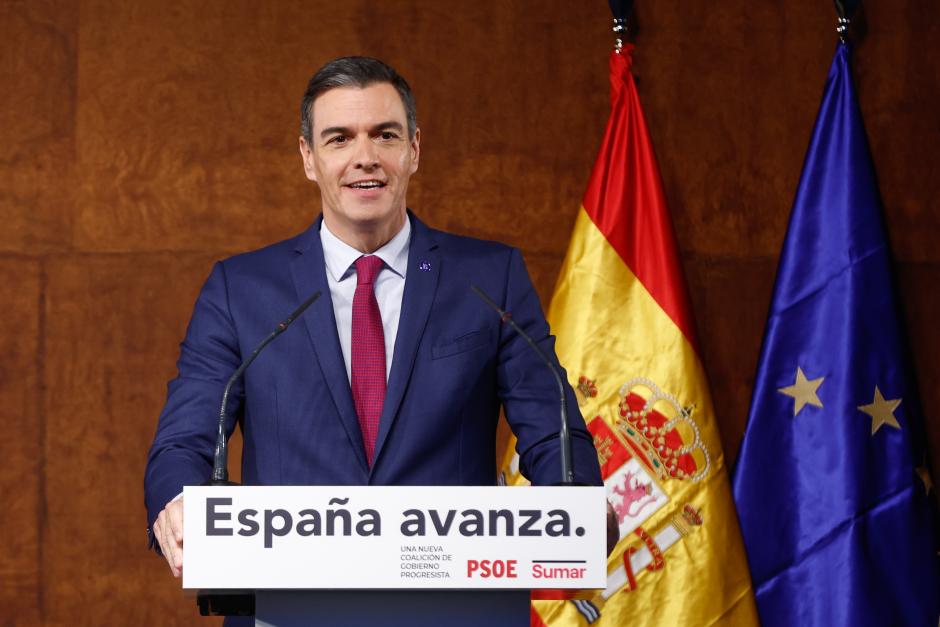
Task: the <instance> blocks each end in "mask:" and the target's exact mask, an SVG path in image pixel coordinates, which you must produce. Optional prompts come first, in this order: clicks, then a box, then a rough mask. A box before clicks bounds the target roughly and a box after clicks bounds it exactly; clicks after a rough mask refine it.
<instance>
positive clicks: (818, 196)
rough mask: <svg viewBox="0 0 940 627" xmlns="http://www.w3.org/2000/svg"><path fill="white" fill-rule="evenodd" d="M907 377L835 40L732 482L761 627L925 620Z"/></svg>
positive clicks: (930, 611)
mask: <svg viewBox="0 0 940 627" xmlns="http://www.w3.org/2000/svg"><path fill="white" fill-rule="evenodd" d="M886 158H890V155H886ZM797 364H798V366H797ZM794 369H795V370H796V374H795V376H794ZM805 373H811V375H813V376H814V378H810V377H808V376H807V375H806V374H805ZM822 373H825V377H824V378H823V377H822ZM909 373H910V369H909V361H908V358H907V351H906V349H905V340H904V337H903V334H902V331H901V319H900V317H899V315H898V310H897V307H896V304H895V299H894V286H893V280H892V271H891V259H890V253H889V250H888V247H887V238H886V237H885V233H884V227H883V220H882V216H881V204H880V200H879V197H878V191H877V187H876V183H875V173H874V169H873V166H872V161H871V156H870V154H869V150H868V142H867V140H866V137H865V129H864V126H863V123H862V118H861V114H860V112H859V108H858V102H857V100H856V97H855V92H854V88H853V85H852V76H851V71H850V50H849V46H848V45H847V44H845V43H840V44H839V46H838V49H837V50H836V54H835V59H834V60H833V63H832V67H831V69H830V71H829V77H828V79H827V82H826V88H825V93H824V95H823V101H822V105H821V106H820V110H819V115H818V117H817V120H816V125H815V128H814V129H813V135H812V139H811V141H810V146H809V150H808V151H807V155H806V160H805V163H804V165H803V173H802V176H801V178H800V184H799V187H798V189H797V193H796V199H795V201H794V203H793V211H792V214H791V216H790V224H789V227H788V230H787V236H786V240H785V242H784V246H783V251H782V253H781V256H780V265H779V267H778V270H777V281H776V284H775V286H774V295H773V301H772V303H771V310H770V314H769V316H768V320H767V328H766V331H765V335H764V344H763V347H762V349H761V356H760V361H759V365H758V370H757V375H756V377H755V383H754V392H753V396H752V400H751V409H750V415H749V417H748V425H747V429H746V431H745V434H744V439H743V442H742V445H741V450H740V453H739V455H738V459H737V465H736V467H735V470H734V478H733V489H734V497H735V501H736V504H737V508H738V518H739V519H740V522H741V530H742V533H743V535H744V543H745V546H746V548H747V553H748V562H749V565H750V570H751V578H752V581H753V583H754V591H755V595H756V599H757V606H758V611H759V613H760V618H761V623H762V625H764V627H774V626H777V625H780V626H783V625H787V626H789V625H800V626H801V627H817V626H818V627H823V626H825V627H829V626H831V625H840V626H841V625H852V626H853V627H854V626H866V625H872V626H876V625H877V626H881V625H936V624H937V623H938V617H940V576H938V558H937V543H936V538H935V535H934V520H933V507H932V501H931V500H930V498H929V497H928V494H927V493H928V491H929V488H930V485H931V483H930V475H929V470H928V467H927V464H926V462H925V461H924V460H925V459H926V455H925V438H924V432H923V428H922V419H921V413H920V404H919V401H918V399H917V390H916V388H915V386H914V384H913V379H912V377H911V376H909ZM902 401H903V402H902ZM810 407H811V408H812V410H810V409H809V408H810Z"/></svg>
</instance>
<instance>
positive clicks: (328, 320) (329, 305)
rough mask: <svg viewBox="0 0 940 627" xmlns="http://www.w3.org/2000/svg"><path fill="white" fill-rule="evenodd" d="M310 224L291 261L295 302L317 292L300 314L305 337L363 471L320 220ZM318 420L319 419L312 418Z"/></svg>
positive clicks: (356, 425) (360, 439) (360, 444)
mask: <svg viewBox="0 0 940 627" xmlns="http://www.w3.org/2000/svg"><path fill="white" fill-rule="evenodd" d="M321 220H322V218H320V219H318V220H317V221H316V222H314V224H313V226H311V227H310V228H309V229H308V230H307V232H306V233H304V234H303V235H301V237H300V238H299V239H298V242H297V247H296V249H295V250H296V252H298V253H300V254H298V255H297V257H296V258H295V259H294V260H293V261H292V262H291V277H292V278H293V280H294V288H295V289H296V291H297V299H298V302H302V301H304V300H306V299H307V298H309V297H310V295H312V294H313V293H314V292H317V291H319V292H320V293H321V296H320V300H319V301H318V302H316V303H314V305H313V307H311V308H310V309H309V310H308V311H307V312H306V313H305V314H304V315H303V322H304V326H306V328H307V334H308V335H309V336H310V341H311V342H312V343H313V352H314V354H315V355H316V358H317V362H318V363H319V365H320V371H321V372H322V373H323V379H324V381H326V385H327V388H328V389H329V392H330V396H332V397H333V404H334V405H335V406H336V411H337V413H338V414H339V417H340V420H341V421H342V423H343V428H344V429H345V430H346V435H347V436H348V437H349V441H350V444H351V445H352V449H353V451H354V452H355V454H356V459H358V460H359V464H360V465H361V466H362V468H363V470H368V465H367V463H366V458H365V450H364V448H363V445H362V430H361V429H360V427H359V419H358V418H357V416H356V408H355V406H354V405H353V401H352V392H350V389H349V380H348V379H347V378H346V363H345V362H344V361H343V352H342V349H341V348H340V345H339V338H338V337H337V335H336V318H335V317H334V316H333V299H332V298H330V286H329V283H328V282H327V280H326V267H325V265H324V261H323V245H322V244H321V243H320V221H321ZM314 418H315V419H319V418H320V417H319V416H315V417H314Z"/></svg>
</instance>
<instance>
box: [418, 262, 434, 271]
mask: <svg viewBox="0 0 940 627" xmlns="http://www.w3.org/2000/svg"><path fill="white" fill-rule="evenodd" d="M418 270H421V271H422V272H430V271H431V262H430V261H422V262H421V263H420V264H418Z"/></svg>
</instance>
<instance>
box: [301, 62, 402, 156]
mask: <svg viewBox="0 0 940 627" xmlns="http://www.w3.org/2000/svg"><path fill="white" fill-rule="evenodd" d="M376 83H389V84H390V85H391V86H392V87H394V88H395V91H397V92H398V95H399V96H400V97H401V102H402V104H403V105H404V106H405V116H406V117H407V118H408V139H414V136H415V130H416V129H417V128H418V116H417V112H416V111H415V99H414V96H413V95H412V94H411V87H409V86H408V83H407V82H405V79H404V78H402V77H401V76H399V75H398V72H396V71H395V70H393V69H392V68H390V67H389V66H388V65H386V64H384V63H382V62H381V61H379V60H378V59H373V58H372V57H340V58H338V59H333V60H332V61H330V62H329V63H327V64H326V65H324V66H323V67H321V68H320V69H319V70H317V73H316V74H314V75H313V76H312V77H311V78H310V82H309V83H307V91H305V92H304V99H303V100H302V101H301V103H300V133H301V135H303V136H304V139H306V140H307V142H308V143H309V142H312V141H313V137H312V135H313V121H312V120H311V114H312V112H313V101H314V100H316V99H317V98H318V97H319V96H320V95H321V94H323V93H325V92H327V91H329V90H331V89H336V88H337V87H358V88H359V89H363V88H365V87H368V86H370V85H374V84H376Z"/></svg>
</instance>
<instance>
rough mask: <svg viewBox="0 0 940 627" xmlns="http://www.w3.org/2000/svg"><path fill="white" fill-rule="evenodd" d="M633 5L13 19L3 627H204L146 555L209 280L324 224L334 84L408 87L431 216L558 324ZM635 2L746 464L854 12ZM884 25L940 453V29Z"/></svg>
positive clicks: (359, 4) (63, 7) (7, 21)
mask: <svg viewBox="0 0 940 627" xmlns="http://www.w3.org/2000/svg"><path fill="white" fill-rule="evenodd" d="M606 4H607V3H606V2H604V1H603V0H584V1H571V0H539V1H536V0H530V1H522V0H517V1H497V0H492V1H487V2H473V1H469V0H468V1H466V2H462V1H457V2H441V1H439V0H407V1H405V0H403V1H397V0H396V1H394V2H391V1H389V2H370V1H367V0H343V1H334V2H331V1H328V0H303V1H301V0H280V1H274V0H272V1H269V2H257V1H254V0H234V1H233V0H208V1H197V0H190V1H170V2H157V1H154V0H138V1H136V2H112V1H103V0H81V1H79V0H30V1H22V2H20V1H13V0H0V307H2V311H3V314H2V315H0V355H2V357H0V468H2V470H0V537H2V538H3V540H4V541H3V548H2V549H0V624H3V625H33V624H50V625H53V624H54V625H75V624H128V625H130V624H163V625H171V624H177V623H178V624H188V623H193V622H195V620H196V619H195V618H194V616H195V610H194V607H193V605H192V603H191V602H190V601H189V600H186V599H184V598H182V596H181V594H180V592H179V584H178V583H177V582H175V581H173V580H172V579H171V578H170V576H169V574H168V571H167V569H166V568H165V566H164V565H163V564H162V562H161V560H159V559H158V558H156V557H154V556H153V555H148V554H147V552H146V550H145V546H144V543H145V539H144V538H145V536H144V529H145V527H146V519H145V514H144V508H143V504H142V487H141V483H142V473H143V466H144V460H145V454H146V451H147V448H148V445H149V442H150V439H151V437H152V435H153V431H154V427H155V422H156V416H157V413H158V411H159V409H160V407H161V404H162V402H163V398H164V392H165V382H166V380H167V379H169V378H170V377H171V375H172V374H173V372H174V362H175V359H176V354H177V344H178V342H179V340H180V338H181V335H182V333H183V330H184V328H185V324H186V321H187V319H188V316H189V313H190V310H191V307H192V303H193V300H194V297H195V295H196V293H197V290H198V288H199V286H200V284H201V283H202V281H203V280H204V278H205V277H206V275H207V273H208V271H209V269H210V264H211V262H212V261H213V260H215V259H218V258H220V257H223V256H226V255H228V254H231V253H233V252H236V251H241V250H245V249H249V248H253V247H257V246H260V245H262V244H265V243H267V242H271V241H274V240H278V239H282V238H285V237H288V236H290V235H292V234H294V233H297V232H298V231H300V230H302V229H303V228H304V227H305V226H306V225H307V224H308V223H309V222H310V221H311V220H312V218H313V217H314V216H315V215H316V213H317V211H318V202H319V201H318V194H317V192H316V189H315V188H314V187H313V186H312V185H311V184H309V183H308V182H307V180H306V179H305V178H304V176H303V173H302V170H301V164H300V160H299V157H298V154H297V147H296V146H297V135H298V113H297V110H298V105H299V99H300V96H301V93H302V91H303V88H304V86H305V83H306V80H307V78H308V77H309V75H310V74H311V73H312V71H313V70H314V69H316V68H317V67H318V66H320V65H321V64H322V63H323V62H324V61H326V60H328V59H330V58H332V57H335V56H339V55H342V54H356V53H359V54H369V55H374V56H378V57H380V58H383V59H385V60H387V61H388V62H389V63H391V64H392V65H393V66H395V67H397V68H398V69H399V70H400V71H401V72H402V73H403V74H404V75H405V76H406V77H408V79H409V80H410V82H411V84H412V87H413V88H414V89H415V92H416V94H417V101H418V113H419V122H420V125H421V127H422V131H423V139H424V142H423V146H422V148H423V155H422V157H423V158H422V163H421V170H420V172H419V173H418V175H417V177H416V178H415V179H413V182H412V184H413V188H412V193H411V197H410V205H411V206H412V207H413V208H415V209H416V210H417V212H418V213H419V214H420V215H421V216H422V218H423V219H425V220H426V221H427V222H429V223H430V224H432V225H434V226H437V227H441V228H446V229H452V230H454V231H458V232H462V233H466V234H472V235H476V236H481V237H487V238H494V239H502V240H505V241H507V242H509V243H512V244H515V245H518V246H520V247H521V248H522V249H523V251H524V253H525V256H526V259H527V261H528V263H529V267H530V269H531V271H532V273H533V275H534V278H535V280H536V283H537V286H538V289H539V291H540V293H541V295H542V297H543V299H544V300H545V301H547V299H548V297H549V295H550V291H551V289H552V286H553V282H554V279H555V275H556V273H557V271H558V269H559V266H560V263H561V259H562V256H563V254H564V252H565V249H566V246H567V241H568V236H569V233H570V229H571V226H572V224H573V220H574V217H575V213H576V211H577V208H578V204H579V200H580V196H581V193H582V191H583V187H584V184H585V181H586V179H587V176H588V172H589V170H590V167H591V165H592V163H593V159H594V155H595V150H596V149H597V146H598V143H599V140H600V135H601V131H602V128H603V125H604V122H605V119H606V115H607V107H608V95H607V94H608V84H607V53H608V50H609V48H610V45H611V36H610V34H609V20H610V16H609V13H608V9H607V6H606ZM637 4H638V5H639V8H638V20H639V30H638V34H637V44H638V49H637V52H636V55H635V59H636V62H635V72H636V74H637V76H638V80H639V89H640V93H641V98H642V100H643V103H644V107H645V110H646V115H647V118H648V121H649V125H650V128H651V131H652V134H653V139H654V142H655V144H656V148H657V152H658V154H659V158H660V164H661V168H662V173H663V177H664V180H665V185H666V191H667V196H668V199H669V203H670V207H671V210H672V215H673V220H674V222H675V225H676V230H677V233H678V238H679V245H680V248H681V250H682V254H683V261H684V264H685V269H686V273H687V277H688V279H689V285H690V289H691V293H692V300H693V303H694V306H695V318H696V320H697V324H698V328H699V331H700V335H701V338H702V344H703V347H704V358H705V363H706V366H707V368H708V371H709V374H710V376H711V380H712V385H713V389H714V393H715V399H716V403H717V409H718V413H719V418H720V422H721V427H722V437H723V441H724V444H725V450H726V451H727V452H728V454H729V457H733V453H734V451H735V449H736V448H737V445H738V442H739V441H740V437H741V433H742V430H743V426H744V421H745V418H746V413H747V406H748V403H749V393H750V386H751V382H752V377H753V372H754V368H755V364H756V361H757V352H758V348H759V344H760V341H761V335H762V329H763V324H764V316H765V314H766V311H767V306H768V302H769V298H770V292H771V286H772V281H773V277H774V271H775V267H776V261H777V256H778V254H779V250H780V246H781V242H782V240H783V236H784V230H785V226H786V222H787V216H788V213H789V208H790V204H791V202H792V199H793V196H794V191H795V188H796V184H797V178H798V175H799V171H800V167H801V163H802V159H803V155H804V151H805V149H806V146H807V142H808V140H809V134H810V129H811V126H812V123H813V120H814V117H815V114H816V111H817V108H818V106H819V101H820V96H821V94H822V88H823V83H824V79H825V76H826V72H827V69H828V67H829V64H830V61H831V58H832V53H833V50H834V45H835V40H836V39H835V32H834V28H835V15H834V11H833V8H832V3H831V2H829V1H827V0H788V1H787V2H754V1H753V0H725V1H723V2H711V1H706V0H695V1H689V2H654V1H652V0H638V2H637ZM869 4H870V6H869V7H868V8H867V12H868V14H867V28H866V29H864V30H867V32H866V33H865V34H864V37H863V38H862V39H861V41H860V46H859V48H858V51H857V54H856V59H855V67H856V76H857V85H858V90H859V94H860V99H861V104H862V110H863V112H864V115H865V118H866V123H867V127H868V133H869V137H870V141H871V147H872V151H873V153H874V159H875V162H876V166H877V169H878V173H879V177H880V183H881V189H882V194H883V197H884V202H885V208H886V215H887V222H888V225H889V228H890V231H891V241H892V245H893V248H894V251H895V255H896V258H897V260H898V271H899V277H900V286H901V292H902V295H903V305H904V307H905V310H906V316H907V320H908V322H909V324H910V334H911V338H912V343H913V347H914V354H915V358H916V362H917V366H918V368H919V371H918V375H919V379H920V386H921V390H922V394H923V397H924V404H925V408H926V413H927V419H928V428H929V431H930V434H931V442H932V444H933V446H932V449H933V451H934V453H935V455H937V454H940V452H938V451H940V415H938V411H937V407H938V406H940V351H938V349H940V331H938V330H937V329H938V328H937V325H936V324H935V322H934V318H933V316H934V315H936V312H937V310H938V307H940V289H938V287H940V246H938V245H937V243H938V242H940V220H938V217H937V198H938V196H940V155H938V150H937V146H938V145H940V121H938V120H940V117H938V114H937V108H938V105H940V78H938V76H940V74H938V72H937V69H936V68H937V64H938V58H937V57H938V55H937V54H936V42H937V41H938V39H940V17H938V9H937V3H936V2H934V1H933V0H897V1H895V2H870V3H869ZM210 622H211V621H210ZM200 624H207V623H200Z"/></svg>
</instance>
